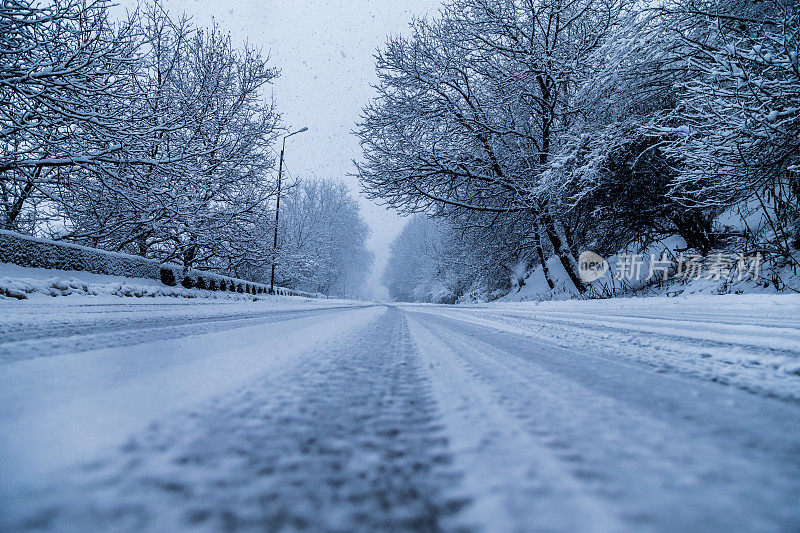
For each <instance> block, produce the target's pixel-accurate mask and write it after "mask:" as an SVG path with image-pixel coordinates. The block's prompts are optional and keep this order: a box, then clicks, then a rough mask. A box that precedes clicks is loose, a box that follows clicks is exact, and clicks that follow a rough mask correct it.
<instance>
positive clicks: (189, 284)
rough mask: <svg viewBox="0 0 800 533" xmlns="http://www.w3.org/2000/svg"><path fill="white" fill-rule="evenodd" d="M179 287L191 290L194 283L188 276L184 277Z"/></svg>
mask: <svg viewBox="0 0 800 533" xmlns="http://www.w3.org/2000/svg"><path fill="white" fill-rule="evenodd" d="M181 285H183V286H184V287H185V288H187V289H191V288H192V287H193V286H194V283H193V282H192V278H190V277H189V276H184V277H183V281H181Z"/></svg>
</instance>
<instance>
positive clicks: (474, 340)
mask: <svg viewBox="0 0 800 533" xmlns="http://www.w3.org/2000/svg"><path fill="white" fill-rule="evenodd" d="M798 529H800V299H799V298H797V297H794V296H760V295H753V296H739V297H732V296H731V297H722V296H721V297H710V296H709V297H698V298H696V299H692V298H672V299H667V298H652V299H630V300H618V301H616V300H615V301H605V302H553V303H541V304H532V303H508V304H496V305H478V306H472V307H458V306H432V305H396V306H395V305H379V304H368V303H364V302H345V301H330V300H302V299H288V298H287V299H283V300H279V299H274V300H268V301H256V302H247V301H212V300H203V299H193V300H182V299H174V298H173V299H168V298H163V299H161V298H151V299H148V300H145V299H130V298H128V299H124V298H105V299H104V298H99V299H93V298H92V297H85V296H84V297H77V298H72V297H60V298H53V299H51V300H45V299H36V298H33V299H30V300H24V301H11V300H4V301H0V530H4V531H17V530H51V531H62V530H72V531H88V530H102V531H106V530H116V531H140V530H150V531H176V530H207V531H218V530H271V531H274V530H282V531H293V530H314V531H354V530H356V531H377V530H393V531H394V530H421V531H435V530H447V531H539V530H552V531H682V530H708V531H730V530H737V531H781V530H783V531H791V530H795V531H796V530H798Z"/></svg>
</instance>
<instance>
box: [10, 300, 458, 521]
mask: <svg viewBox="0 0 800 533" xmlns="http://www.w3.org/2000/svg"><path fill="white" fill-rule="evenodd" d="M352 339H353V340H352V341H347V342H344V343H341V344H339V345H337V346H336V347H335V348H331V349H329V350H326V351H324V352H323V353H318V354H314V355H313V356H311V357H308V358H306V359H305V360H304V361H303V362H302V363H300V365H299V366H297V367H295V368H294V369H293V370H291V371H288V372H287V373H286V374H279V375H274V376H267V377H265V378H263V379H261V380H259V381H258V382H257V383H255V384H253V385H250V386H247V387H244V388H242V389H241V390H239V391H238V392H235V393H234V394H230V395H227V396H224V397H220V398H218V399H217V400H216V401H215V402H214V403H213V404H212V405H209V406H206V407H205V408H203V409H200V410H197V411H195V412H193V413H191V414H187V415H185V416H181V417H177V418H173V419H170V420H168V421H164V422H162V423H160V424H159V425H156V426H153V427H152V428H151V429H150V430H148V431H147V432H145V433H144V434H142V435H138V436H136V437H134V438H133V439H131V441H130V442H129V443H128V444H127V445H126V446H124V447H123V448H122V450H120V451H118V452H114V453H111V454H110V455H107V456H105V457H103V458H101V459H98V461H96V462H95V463H94V464H88V465H84V467H82V468H81V469H73V470H71V471H69V472H66V473H65V474H64V475H63V478H62V479H59V480H58V482H57V483H54V485H53V486H51V487H49V488H48V489H46V490H44V491H41V492H38V493H36V494H32V495H28V496H27V497H26V498H24V501H25V502H26V505H27V508H26V509H25V510H24V512H23V513H22V518H19V519H18V520H17V521H16V523H14V524H13V526H14V527H20V526H22V527H23V528H35V527H41V528H42V529H45V530H48V529H49V530H60V529H64V528H69V529H72V528H76V529H109V528H112V529H118V530H141V529H145V530H153V529H157V530H173V529H181V528H188V527H191V528H197V529H200V530H214V531H216V530H240V529H259V530H262V529H267V530H277V529H288V530H296V529H300V530H302V529H309V530H326V531H376V530H392V531H397V530H408V531H411V530H424V531H436V530H440V529H450V528H451V527H450V526H449V525H448V524H449V523H450V522H449V521H450V520H451V517H453V516H454V515H456V514H457V512H458V511H459V509H461V508H462V507H464V506H465V505H467V501H466V500H465V499H464V498H463V497H461V496H458V495H452V492H453V491H452V490H451V487H453V486H454V485H456V484H457V483H458V480H459V474H458V473H457V472H455V471H454V470H453V469H452V467H451V466H450V463H451V461H452V457H451V455H450V454H449V452H448V443H447V440H446V439H445V438H444V436H443V434H442V432H441V429H442V428H441V423H440V420H439V416H438V411H437V405H436V403H435V401H434V398H433V396H432V393H431V388H430V383H429V381H428V379H427V378H426V377H425V376H424V375H422V374H421V373H420V368H419V360H418V356H417V354H416V353H415V349H414V344H413V342H412V340H411V337H410V334H409V331H408V326H407V324H406V319H405V316H404V315H403V314H402V313H400V312H399V311H397V310H396V309H390V310H388V311H387V312H386V313H385V314H384V315H383V316H381V317H379V318H378V319H376V320H375V321H373V322H372V323H370V324H369V325H368V326H366V327H364V328H362V329H361V330H359V331H358V334H357V335H356V336H354V337H353V338H352Z"/></svg>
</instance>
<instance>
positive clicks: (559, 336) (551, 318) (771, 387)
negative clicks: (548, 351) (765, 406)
mask: <svg viewBox="0 0 800 533" xmlns="http://www.w3.org/2000/svg"><path fill="white" fill-rule="evenodd" d="M418 309H421V310H426V311H428V312H434V313H445V314H447V315H448V316H452V317H454V318H458V319H460V320H466V321H469V322H472V323H476V324H481V325H486V326H491V327H493V328H496V329H501V330H506V331H509V332H513V333H517V334H522V335H525V336H528V337H535V338H538V339H540V340H542V341H545V342H546V343H550V344H555V345H557V346H559V347H562V348H567V349H570V350H579V351H585V352H587V353H591V354H602V355H604V356H608V357H614V358H619V357H622V358H626V359H630V360H632V361H637V362H640V363H644V364H647V365H649V366H652V367H655V368H657V369H658V370H659V371H661V372H670V373H677V374H685V375H692V376H695V377H699V378H702V379H705V380H710V381H715V382H719V383H723V384H728V385H732V386H736V387H739V388H742V389H745V390H748V391H751V392H755V393H758V394H763V395H767V396H774V397H778V398H782V399H786V400H793V401H800V295H796V294H785V295H778V294H740V295H736V294H728V295H699V294H697V295H689V296H678V297H665V296H661V297H650V298H612V299H605V300H583V301H582V300H567V301H546V302H492V303H488V304H478V305H470V306H455V307H451V308H442V307H432V306H419V307H418Z"/></svg>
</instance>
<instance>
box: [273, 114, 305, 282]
mask: <svg viewBox="0 0 800 533" xmlns="http://www.w3.org/2000/svg"><path fill="white" fill-rule="evenodd" d="M304 131H308V128H300V129H299V130H297V131H295V132H292V133H290V134H289V135H284V136H283V144H282V145H281V156H280V159H279V160H278V199H277V200H276V201H275V233H274V235H273V239H272V253H273V254H275V253H276V252H277V250H278V214H279V212H280V209H281V178H282V177H283V151H284V150H285V149H286V139H287V138H288V137H291V136H292V135H297V134H298V133H303V132H304ZM269 293H270V294H275V258H274V257H273V259H272V275H271V276H270V279H269Z"/></svg>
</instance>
